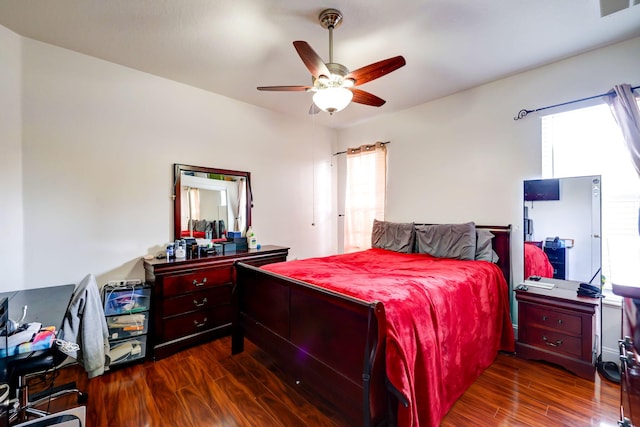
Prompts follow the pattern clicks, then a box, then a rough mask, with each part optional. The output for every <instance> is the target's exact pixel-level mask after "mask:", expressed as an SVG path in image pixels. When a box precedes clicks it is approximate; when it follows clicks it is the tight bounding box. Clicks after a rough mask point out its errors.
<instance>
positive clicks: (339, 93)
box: [313, 87, 353, 114]
mask: <svg viewBox="0 0 640 427" xmlns="http://www.w3.org/2000/svg"><path fill="white" fill-rule="evenodd" d="M352 98H353V92H351V91H350V90H349V89H346V88H343V87H329V88H326V89H321V90H318V91H317V92H316V93H314V94H313V103H314V104H316V105H317V106H318V108H320V109H321V110H322V111H326V112H327V113H329V114H333V113H335V112H337V111H341V110H344V109H345V107H346V106H347V105H349V103H350V102H351V99H352Z"/></svg>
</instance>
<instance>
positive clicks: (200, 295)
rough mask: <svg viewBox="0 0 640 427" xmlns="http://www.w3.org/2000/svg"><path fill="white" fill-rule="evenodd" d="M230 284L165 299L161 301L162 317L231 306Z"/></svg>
mask: <svg viewBox="0 0 640 427" xmlns="http://www.w3.org/2000/svg"><path fill="white" fill-rule="evenodd" d="M231 292H232V286H231V285H230V284H227V285H221V286H216V287H211V288H208V289H204V290H201V291H197V292H191V293H188V294H184V295H180V296H177V297H174V298H167V299H165V300H163V301H162V310H163V311H162V315H163V317H170V316H175V315H178V314H183V313H188V312H191V311H203V310H205V311H206V310H209V309H211V308H212V307H217V306H220V305H224V304H231Z"/></svg>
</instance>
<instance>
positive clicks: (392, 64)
mask: <svg viewBox="0 0 640 427" xmlns="http://www.w3.org/2000/svg"><path fill="white" fill-rule="evenodd" d="M406 63H407V62H406V61H405V60H404V58H403V57H402V56H395V57H393V58H388V59H383V60H382V61H378V62H375V63H373V64H369V65H367V66H365V67H362V68H358V69H357V70H355V71H352V72H350V73H349V74H347V76H346V77H345V79H353V80H354V81H355V83H354V85H355V86H359V85H361V84H364V83H366V82H370V81H371V80H375V79H377V78H379V77H382V76H384V75H385V74H389V73H390V72H392V71H395V70H397V69H398V68H400V67H403V66H404V65H405V64H406Z"/></svg>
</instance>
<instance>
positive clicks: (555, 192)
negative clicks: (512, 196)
mask: <svg viewBox="0 0 640 427" xmlns="http://www.w3.org/2000/svg"><path fill="white" fill-rule="evenodd" d="M524 200H525V201H535V200H560V180H559V179H533V180H529V181H525V182H524Z"/></svg>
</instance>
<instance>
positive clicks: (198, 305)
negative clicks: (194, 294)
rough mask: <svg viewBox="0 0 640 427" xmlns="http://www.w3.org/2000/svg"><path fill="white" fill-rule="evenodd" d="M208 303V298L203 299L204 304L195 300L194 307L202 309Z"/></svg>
mask: <svg viewBox="0 0 640 427" xmlns="http://www.w3.org/2000/svg"><path fill="white" fill-rule="evenodd" d="M206 303H207V299H206V298H202V302H198V300H195V299H194V300H193V305H195V306H196V307H202V306H203V305H205V304H206Z"/></svg>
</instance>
